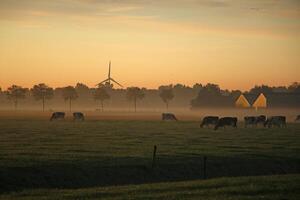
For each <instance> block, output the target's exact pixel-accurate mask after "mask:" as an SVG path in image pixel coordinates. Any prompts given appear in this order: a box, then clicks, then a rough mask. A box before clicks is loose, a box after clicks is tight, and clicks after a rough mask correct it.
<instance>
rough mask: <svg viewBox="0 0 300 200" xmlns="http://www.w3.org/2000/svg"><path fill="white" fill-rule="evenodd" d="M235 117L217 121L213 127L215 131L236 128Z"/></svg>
mask: <svg viewBox="0 0 300 200" xmlns="http://www.w3.org/2000/svg"><path fill="white" fill-rule="evenodd" d="M237 120H238V119H237V117H222V118H220V119H219V120H218V123H217V125H216V126H215V130H217V129H218V128H219V127H225V126H232V127H235V128H237V125H236V124H237Z"/></svg>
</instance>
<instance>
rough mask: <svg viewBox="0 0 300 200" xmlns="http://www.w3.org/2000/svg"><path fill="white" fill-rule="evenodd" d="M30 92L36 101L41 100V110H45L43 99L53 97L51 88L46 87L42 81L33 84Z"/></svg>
mask: <svg viewBox="0 0 300 200" xmlns="http://www.w3.org/2000/svg"><path fill="white" fill-rule="evenodd" d="M31 93H32V95H33V97H34V98H35V100H37V101H39V100H42V104H43V112H44V111H45V101H46V100H48V99H51V98H53V95H54V92H53V88H51V87H48V86H47V85H46V84H44V83H40V84H38V85H34V86H33V88H32V89H31Z"/></svg>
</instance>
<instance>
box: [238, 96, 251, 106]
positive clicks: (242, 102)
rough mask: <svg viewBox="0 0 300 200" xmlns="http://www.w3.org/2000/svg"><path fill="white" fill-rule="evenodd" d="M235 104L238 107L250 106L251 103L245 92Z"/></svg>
mask: <svg viewBox="0 0 300 200" xmlns="http://www.w3.org/2000/svg"><path fill="white" fill-rule="evenodd" d="M235 106H236V107H238V108H249V107H250V104H249V102H248V100H247V99H246V97H245V96H244V95H243V94H241V95H240V96H239V98H238V99H237V100H236V102H235Z"/></svg>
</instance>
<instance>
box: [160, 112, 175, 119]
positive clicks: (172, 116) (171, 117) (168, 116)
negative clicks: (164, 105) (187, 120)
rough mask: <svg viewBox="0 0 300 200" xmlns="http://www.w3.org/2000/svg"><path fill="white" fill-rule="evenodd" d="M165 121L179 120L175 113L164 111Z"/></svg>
mask: <svg viewBox="0 0 300 200" xmlns="http://www.w3.org/2000/svg"><path fill="white" fill-rule="evenodd" d="M162 120H163V121H177V118H176V117H175V115H174V114H173V113H163V114H162Z"/></svg>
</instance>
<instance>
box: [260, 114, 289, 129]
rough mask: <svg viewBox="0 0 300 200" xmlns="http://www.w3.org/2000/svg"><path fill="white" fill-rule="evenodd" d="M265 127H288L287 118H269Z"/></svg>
mask: <svg viewBox="0 0 300 200" xmlns="http://www.w3.org/2000/svg"><path fill="white" fill-rule="evenodd" d="M264 126H265V127H266V126H268V128H271V127H273V126H277V127H279V128H280V127H286V117H285V116H272V117H268V119H267V121H266V122H265V123H264Z"/></svg>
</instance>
